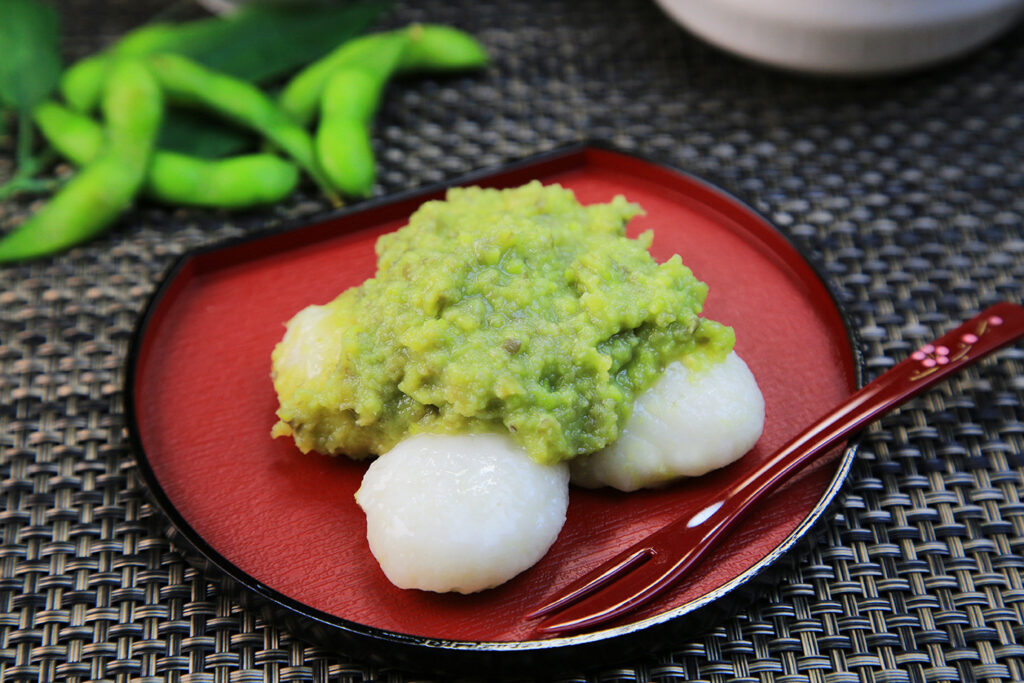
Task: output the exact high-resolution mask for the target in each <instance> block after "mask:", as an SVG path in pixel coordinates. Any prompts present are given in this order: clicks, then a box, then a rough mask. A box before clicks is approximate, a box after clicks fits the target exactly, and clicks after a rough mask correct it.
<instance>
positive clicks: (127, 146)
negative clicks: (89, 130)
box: [0, 60, 163, 263]
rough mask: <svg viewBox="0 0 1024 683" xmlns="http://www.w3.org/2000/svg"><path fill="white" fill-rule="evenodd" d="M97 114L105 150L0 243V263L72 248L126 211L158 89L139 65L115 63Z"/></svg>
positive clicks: (148, 144) (151, 136)
mask: <svg viewBox="0 0 1024 683" xmlns="http://www.w3.org/2000/svg"><path fill="white" fill-rule="evenodd" d="M102 108H103V114H104V120H105V121H106V124H107V130H108V134H107V144H106V146H105V147H104V148H103V150H102V151H101V152H100V155H99V156H98V157H96V159H95V160H93V161H92V162H90V163H89V164H87V165H86V166H85V167H84V168H82V169H81V170H80V171H79V172H78V173H77V174H76V175H75V176H74V177H73V178H72V179H71V180H70V181H68V183H67V185H65V186H64V187H63V188H61V189H60V191H58V192H57V194H55V195H54V196H53V197H52V198H51V199H50V201H49V202H47V203H46V204H45V205H43V207H42V208H41V209H40V210H39V211H37V212H36V213H35V214H33V215H32V216H31V217H30V218H29V219H28V220H26V221H25V222H24V223H22V224H21V225H19V226H18V227H17V228H15V229H14V231H13V232H11V233H9V234H7V235H6V236H4V237H3V239H0V263H6V262H9V261H15V260H21V259H29V258H36V257H39V256H44V255H47V254H51V253H54V252H57V251H61V250H63V249H67V248H70V247H72V246H75V245H76V244H79V243H81V242H83V241H85V240H87V239H90V238H92V237H94V236H96V235H98V234H99V233H100V232H102V231H103V230H105V229H106V228H107V227H108V226H109V225H110V223H111V222H113V220H114V219H115V218H117V216H118V215H120V214H121V213H122V212H123V211H125V210H126V209H127V208H128V207H130V206H131V204H132V201H133V200H134V198H135V196H136V194H138V192H139V189H140V188H141V186H142V183H143V180H144V179H145V176H146V168H147V165H148V163H149V159H150V156H151V154H152V150H153V145H154V144H155V141H156V135H157V132H158V131H159V130H160V122H161V119H162V117H163V99H162V97H161V94H160V88H159V86H158V85H157V83H156V80H155V79H154V78H153V77H152V75H151V74H150V73H149V71H148V69H146V67H145V66H144V65H143V64H142V63H140V62H137V61H134V60H118V61H117V62H116V63H115V64H114V65H113V66H112V67H111V73H110V78H109V79H108V81H107V85H106V87H105V90H104V95H103V101H102Z"/></svg>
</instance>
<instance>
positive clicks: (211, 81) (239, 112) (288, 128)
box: [148, 53, 340, 203]
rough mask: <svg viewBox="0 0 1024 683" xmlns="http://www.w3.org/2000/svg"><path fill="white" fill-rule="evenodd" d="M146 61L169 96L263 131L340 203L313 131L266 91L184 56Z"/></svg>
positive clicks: (156, 56)
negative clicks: (321, 161)
mask: <svg viewBox="0 0 1024 683" xmlns="http://www.w3.org/2000/svg"><path fill="white" fill-rule="evenodd" d="M148 63H149V65H150V66H151V67H152V69H153V72H154V74H155V75H156V77H157V80H158V81H159V82H160V85H161V86H162V87H163V89H164V92H165V94H166V95H167V97H168V99H169V100H171V101H173V102H176V103H178V104H182V105H186V106H191V107H202V108H205V109H207V110H209V111H211V112H213V113H215V114H219V115H220V116H223V117H224V118H226V119H229V120H231V121H234V122H235V123H238V124H240V125H242V126H245V127H247V128H250V129H252V130H254V131H256V132H257V133H259V134H261V135H262V136H263V137H265V138H266V139H267V140H269V141H270V142H271V143H273V144H274V145H276V146H277V147H279V148H280V149H281V150H283V151H284V152H285V153H286V154H288V155H289V156H290V157H291V158H292V159H294V160H295V161H296V162H297V163H298V164H299V166H301V167H302V169H303V170H305V171H306V173H308V174H309V175H310V177H311V178H312V179H313V180H314V182H316V184H317V185H319V186H320V188H321V189H322V190H323V191H324V192H325V193H326V194H327V196H328V197H330V198H331V199H332V200H333V201H335V202H336V203H340V198H339V197H338V196H337V193H336V192H335V191H334V189H333V188H332V187H331V183H330V182H329V181H328V179H327V177H326V176H325V175H324V172H323V170H322V169H321V168H320V164H319V163H318V162H317V159H316V154H315V152H314V149H313V139H312V138H311V137H310V135H309V133H307V132H306V130H305V129H303V128H302V127H301V126H299V125H297V124H296V123H295V122H293V121H292V120H291V118H290V117H289V116H288V115H287V114H285V113H284V111H282V110H281V108H280V107H278V106H277V104H275V103H274V101H273V100H272V99H270V98H269V97H268V96H267V95H266V94H264V93H263V91H262V90H260V89H259V88H257V87H256V86H254V85H252V84H251V83H247V82H245V81H241V80H238V79H237V78H232V77H231V76H225V75H224V74H221V73H218V72H216V71H212V70H210V69H207V68H206V67H204V66H202V65H200V64H197V63H196V62H194V61H192V60H190V59H188V58H186V57H182V56H180V55H175V54H169V53H168V54H160V55H153V56H151V57H149V60H148Z"/></svg>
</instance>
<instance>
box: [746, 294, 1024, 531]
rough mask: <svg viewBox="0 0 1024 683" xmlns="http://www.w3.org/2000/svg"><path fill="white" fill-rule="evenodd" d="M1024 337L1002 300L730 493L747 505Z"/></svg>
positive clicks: (861, 394)
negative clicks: (904, 405)
mask: <svg viewBox="0 0 1024 683" xmlns="http://www.w3.org/2000/svg"><path fill="white" fill-rule="evenodd" d="M1021 335H1024V307H1021V306H1019V305H1017V304H1012V303H1009V302H1001V303H998V304H995V305H993V306H991V307H989V308H987V309H985V310H984V311H983V312H981V313H980V314H978V315H976V316H975V317H973V318H971V319H970V320H968V321H967V322H965V323H963V324H962V325H960V326H959V327H957V328H955V329H954V330H952V331H950V332H948V333H947V334H944V335H943V336H941V337H939V338H938V339H936V340H935V341H933V342H931V343H930V344H925V345H924V346H922V347H921V348H919V349H917V350H916V351H914V352H913V353H912V354H911V355H910V356H909V357H908V358H906V359H904V360H903V361H901V362H900V363H898V364H896V365H894V366H893V367H892V368H890V369H889V370H887V371H885V372H884V373H882V374H881V375H879V376H878V378H876V379H875V380H874V381H872V382H870V383H869V384H866V385H865V386H864V387H863V388H861V389H860V390H859V391H857V392H855V393H854V394H853V395H851V396H850V398H849V399H847V400H846V401H844V402H843V403H842V404H840V405H839V407H837V408H836V409H835V410H833V411H832V412H830V413H828V414H827V415H825V416H824V417H822V418H821V419H819V420H818V421H817V422H815V423H814V424H812V425H811V426H810V427H808V428H807V429H806V430H804V431H803V432H802V433H800V434H799V435H797V436H796V437H795V438H793V439H792V440H791V441H789V442H788V443H787V444H786V445H785V446H783V447H782V448H781V449H780V450H779V451H777V452H776V453H775V454H774V455H773V456H772V457H771V458H769V459H768V460H767V461H765V463H764V464H763V465H761V467H759V468H758V469H757V470H755V471H754V472H753V473H752V474H750V475H749V476H748V477H746V478H744V479H741V480H739V481H737V482H736V483H735V484H734V485H733V486H731V487H729V491H728V494H727V495H731V496H737V497H739V498H740V499H742V500H743V503H742V504H741V505H742V507H740V508H739V509H737V510H736V513H737V514H742V513H743V512H744V511H745V510H746V508H747V507H749V506H750V505H752V504H753V503H754V502H756V501H758V500H760V498H761V497H762V496H764V495H766V494H767V493H769V492H770V491H772V490H774V489H775V488H776V487H777V486H778V485H779V484H780V483H781V482H783V481H785V480H786V479H787V478H788V476H789V475H790V474H792V473H793V472H795V471H796V470H799V469H800V468H802V467H803V466H805V465H807V464H808V463H809V462H811V461H812V460H814V459H815V458H816V457H817V456H818V455H819V454H821V453H824V452H826V450H827V449H828V448H829V447H830V446H833V445H835V444H836V443H838V442H839V441H840V440H842V439H843V438H845V437H847V436H849V435H850V434H851V433H853V432H854V431H856V430H858V429H860V428H861V427H864V426H865V425H867V424H868V423H870V422H872V421H873V420H875V419H876V418H877V417H879V416H881V415H883V414H884V413H886V412H887V411H889V410H890V409H892V408H893V407H895V406H897V405H899V404H901V403H903V402H904V401H907V400H909V399H911V398H913V397H914V396H917V395H918V394H920V393H921V392H923V391H925V390H926V389H928V388H929V387H931V386H933V385H935V384H936V383H938V382H940V381H942V380H943V379H945V378H946V377H947V376H949V375H950V374H952V373H954V372H958V371H959V370H961V369H962V368H964V367H966V366H968V365H971V364H972V363H974V362H976V361H977V360H979V359H981V358H983V357H984V356H986V355H988V354H989V353H991V352H992V351H995V350H996V349H998V348H1000V347H1002V346H1004V345H1006V344H1008V343H1010V342H1012V341H1014V340H1015V339H1017V338H1018V337H1020V336H1021Z"/></svg>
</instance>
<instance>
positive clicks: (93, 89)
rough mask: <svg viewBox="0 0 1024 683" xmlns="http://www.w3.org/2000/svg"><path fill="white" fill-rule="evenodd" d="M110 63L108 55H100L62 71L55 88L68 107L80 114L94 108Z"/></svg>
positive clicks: (91, 56)
mask: <svg viewBox="0 0 1024 683" xmlns="http://www.w3.org/2000/svg"><path fill="white" fill-rule="evenodd" d="M110 62H111V59H110V56H109V55H106V54H102V53H100V54H95V55H90V56H89V57H85V58H83V59H80V60H78V61H77V62H75V63H74V64H72V65H71V66H69V67H68V68H67V69H65V70H64V73H63V74H61V77H60V83H59V84H58V86H57V87H58V89H59V90H60V93H61V95H62V96H63V97H64V101H65V102H67V103H68V106H70V107H71V108H72V109H74V110H75V111H80V112H88V111H92V110H93V109H95V108H96V105H97V104H98V103H99V100H100V94H101V93H102V92H103V82H104V81H105V80H106V78H107V72H108V71H109V70H110Z"/></svg>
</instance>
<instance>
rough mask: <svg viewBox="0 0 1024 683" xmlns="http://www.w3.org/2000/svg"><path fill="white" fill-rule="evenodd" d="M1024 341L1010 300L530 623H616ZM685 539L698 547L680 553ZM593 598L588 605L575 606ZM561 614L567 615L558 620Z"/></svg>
mask: <svg viewBox="0 0 1024 683" xmlns="http://www.w3.org/2000/svg"><path fill="white" fill-rule="evenodd" d="M1022 335H1024V307H1021V306H1019V305H1017V304H1012V303H1008V302H1002V303H998V304H995V305H994V306H991V307H990V308H988V309H986V310H985V311H983V312H982V313H980V314H979V315H977V316H975V317H973V318H971V319H970V320H968V321H967V322H965V323H963V324H962V325H960V326H959V327H957V328H956V329H954V330H952V331H951V332H949V333H947V334H945V335H943V336H942V337H939V338H938V339H936V340H935V341H934V342H932V343H930V344H926V345H925V346H923V347H921V348H920V349H918V350H916V351H914V352H913V353H912V354H911V355H910V357H909V358H907V359H905V360H903V361H902V362H900V363H898V364H897V365H895V366H893V367H892V368H890V369H889V370H887V371H886V372H884V373H883V374H882V375H880V376H879V377H878V378H877V379H875V380H874V381H872V382H871V383H869V384H867V385H865V386H864V387H863V388H861V389H860V390H858V391H857V392H855V393H854V394H853V395H851V396H850V397H849V398H848V399H847V400H846V401H844V402H843V403H842V404H840V405H839V407H837V408H836V409H834V410H833V411H831V412H829V413H828V414H826V415H825V416H824V417H822V418H821V419H819V420H818V421H817V422H815V423H814V424H812V425H811V426H810V427H808V428H807V429H806V430H804V431H803V432H801V433H800V434H799V435H797V436H796V437H795V438H793V439H792V440H790V441H789V442H787V443H786V444H785V445H784V446H783V447H782V448H781V449H780V450H778V451H776V452H775V453H774V454H772V456H770V457H769V458H768V459H767V460H765V462H764V463H763V464H761V466H760V467H758V468H757V469H756V470H755V471H754V472H752V473H751V474H749V475H748V476H746V477H744V478H742V479H738V480H737V481H735V482H734V483H733V484H732V485H731V486H729V487H728V488H727V489H725V490H724V491H721V492H716V495H715V497H714V498H713V499H710V500H708V501H706V502H707V504H706V505H704V506H702V508H701V512H699V513H697V514H696V515H691V516H687V517H683V518H680V519H678V520H676V521H673V522H671V523H669V524H668V525H667V526H665V527H663V528H661V529H659V530H658V531H655V532H654V533H652V534H651V535H649V536H648V537H647V538H645V539H643V540H642V541H640V542H639V543H636V544H634V545H633V546H631V547H630V548H628V549H626V550H624V551H622V552H621V553H619V554H618V555H616V556H615V557H613V558H612V559H611V560H609V561H608V562H605V563H604V564H602V565H601V566H599V567H598V568H597V569H595V570H593V571H591V572H589V573H587V574H585V575H584V576H582V577H580V578H579V579H576V580H575V581H573V582H571V583H570V584H569V585H568V586H567V587H566V588H565V589H563V590H562V591H560V593H559V594H558V595H557V597H555V598H554V599H553V600H552V601H550V602H548V603H547V604H546V605H544V606H543V607H541V608H539V609H536V610H534V611H533V612H531V613H530V614H529V615H527V616H528V618H536V617H541V616H548V617H549V618H548V619H546V620H545V623H543V624H541V625H540V626H539V628H538V630H539V631H540V632H542V633H545V634H548V635H552V634H561V633H568V632H571V631H578V630H581V629H583V628H590V627H592V626H596V625H599V624H602V623H605V622H608V621H611V620H612V619H615V618H618V617H620V616H622V615H624V614H626V613H628V612H631V611H632V610H634V609H636V608H637V607H639V606H640V605H643V604H646V603H647V602H649V601H650V600H652V599H653V598H655V597H656V596H657V595H660V594H661V593H662V592H663V591H665V590H666V589H667V588H669V587H670V586H672V585H674V584H675V583H676V582H677V581H679V579H681V578H682V577H683V576H684V575H685V574H687V573H688V572H689V571H690V570H691V569H692V568H693V566H694V565H696V564H697V562H698V561H699V560H700V559H701V558H702V557H703V556H704V555H705V554H706V553H707V551H708V550H709V549H710V548H712V547H713V546H714V544H715V543H716V542H717V541H718V540H720V539H721V538H722V537H723V536H724V534H725V533H726V532H727V531H728V530H729V529H731V528H732V526H733V525H734V524H735V523H736V522H737V521H739V520H740V519H741V518H742V517H743V516H744V515H745V514H746V513H747V512H749V510H750V509H751V508H752V507H753V506H754V504H755V503H757V502H758V501H759V500H761V499H762V498H763V497H764V496H766V495H767V494H768V493H770V492H771V491H773V490H774V489H775V488H776V487H778V486H779V484H781V483H782V482H784V481H786V480H787V479H788V478H789V476H790V475H792V474H793V473H794V472H796V471H797V470H799V469H801V468H802V467H804V466H805V465H807V464H808V463H810V462H811V461H813V460H814V459H815V458H817V457H818V456H820V455H821V454H823V453H827V452H828V451H829V450H830V449H831V447H832V446H834V445H836V444H837V443H838V442H840V441H841V440H842V439H844V438H845V437H847V436H849V435H850V434H851V433H852V432H854V431H856V430H857V429H859V428H861V427H863V426H864V425H866V424H868V423H869V422H871V421H872V420H874V419H875V418H877V417H879V416H880V415H881V414H883V413H885V412H886V411H888V410H889V409H891V408H893V407H894V406H896V405H898V404H900V403H903V402H904V401H906V400H908V399H910V398H913V397H914V396H916V395H918V394H920V393H921V392H923V391H924V390H926V389H927V388H929V387H931V386H933V385H934V384H936V383H937V382H939V381H941V380H942V379H944V378H946V377H947V376H948V375H950V374H951V373H954V372H957V371H959V370H961V369H962V368H964V367H966V366H967V365H970V364H972V363H974V362H976V361H978V360H980V359H981V358H983V357H984V356H986V355H988V354H989V353H991V352H992V351H995V350H996V349H998V348H1000V347H1002V346H1005V345H1006V344H1009V343H1010V342H1012V341H1014V340H1016V339H1017V338H1018V337H1021V336H1022ZM683 539H692V542H691V543H690V545H689V546H687V547H685V548H681V549H679V544H680V542H681V541H682V540H683ZM677 549H678V550H677ZM647 561H655V562H657V563H658V564H659V565H661V564H664V565H665V568H664V570H662V569H661V568H659V569H657V570H655V571H654V574H655V575H654V576H653V578H651V579H650V580H649V581H647V580H644V582H643V583H642V584H641V583H639V581H638V580H635V581H634V582H633V587H629V588H627V587H626V586H624V585H619V586H618V590H616V584H617V583H623V582H624V583H629V582H628V581H626V580H625V579H621V577H623V576H624V575H627V574H628V573H629V572H630V571H632V569H633V567H635V566H636V565H638V564H643V563H645V562H647ZM588 596H590V597H589V599H587V600H586V601H585V602H584V603H582V604H579V605H576V604H575V603H577V602H579V601H581V600H584V598H587V597H588ZM558 612H562V614H561V615H559V616H554V615H555V614H556V613H558Z"/></svg>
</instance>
